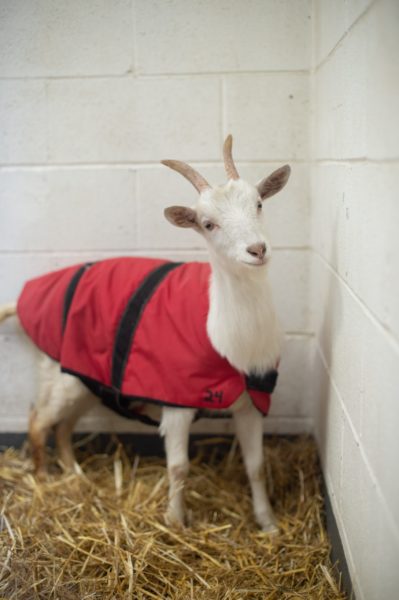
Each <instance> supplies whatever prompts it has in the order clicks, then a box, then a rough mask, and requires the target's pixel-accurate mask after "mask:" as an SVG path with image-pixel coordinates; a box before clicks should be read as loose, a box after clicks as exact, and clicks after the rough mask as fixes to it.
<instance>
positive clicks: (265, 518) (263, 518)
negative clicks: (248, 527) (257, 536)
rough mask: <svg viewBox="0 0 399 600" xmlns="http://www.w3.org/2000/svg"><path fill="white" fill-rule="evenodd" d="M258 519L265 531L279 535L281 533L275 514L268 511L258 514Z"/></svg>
mask: <svg viewBox="0 0 399 600" xmlns="http://www.w3.org/2000/svg"><path fill="white" fill-rule="evenodd" d="M256 520H257V522H258V524H259V525H260V527H261V529H262V532H263V533H267V534H268V535H277V534H278V533H279V529H278V527H277V523H276V519H275V518H274V515H273V514H270V513H269V512H268V513H263V514H260V515H257V517H256Z"/></svg>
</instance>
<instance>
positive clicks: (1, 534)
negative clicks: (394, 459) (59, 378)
mask: <svg viewBox="0 0 399 600" xmlns="http://www.w3.org/2000/svg"><path fill="white" fill-rule="evenodd" d="M215 444H216V446H218V447H219V448H220V446H222V445H223V447H224V448H225V450H226V452H225V453H224V456H225V457H224V459H222V460H220V459H219V460H218V459H217V458H216V457H215V452H214V448H215V446H214V447H212V446H211V445H210V444H209V441H207V442H206V443H203V444H199V445H198V453H197V456H196V458H195V459H194V460H193V461H192V468H191V472H190V476H189V480H188V483H187V485H186V490H185V496H186V503H187V514H188V518H189V521H190V522H189V527H188V528H186V529H178V528H170V527H167V526H166V525H165V522H164V519H163V513H164V511H165V508H166V498H167V477H166V469H165V462H164V460H161V459H155V458H140V460H139V459H138V458H137V456H133V457H132V458H130V457H128V456H127V454H126V453H125V451H124V449H123V448H122V447H121V446H118V448H117V450H116V452H114V454H113V455H109V456H107V455H104V454H101V455H99V454H97V455H93V454H90V453H89V452H88V451H87V450H86V451H85V452H83V451H82V450H79V461H80V464H81V467H82V470H83V473H84V475H79V474H74V475H71V474H68V475H67V474H62V473H61V472H60V471H59V468H58V467H57V465H56V463H55V459H54V457H52V459H51V466H50V475H48V477H47V478H46V480H45V481H43V482H39V481H37V480H36V479H35V478H34V477H33V476H32V474H31V463H30V460H29V458H27V457H26V455H25V452H24V451H23V450H21V451H16V450H13V449H8V450H6V451H5V452H4V453H3V454H2V455H0V486H1V487H0V507H1V513H0V514H1V516H0V574H1V575H0V598H7V599H8V600H28V599H29V600H31V599H34V598H37V599H47V598H54V599H59V600H83V599H89V598H90V599H94V600H96V599H98V600H103V599H104V600H107V599H108V600H114V599H115V600H119V599H125V598H126V599H128V598H129V599H134V600H136V599H137V600H144V599H147V598H155V599H157V600H160V599H162V600H164V599H171V600H172V599H175V600H190V599H195V600H205V599H206V600H219V599H220V600H241V599H262V600H282V599H286V600H289V599H290V600H294V599H296V600H300V599H304V600H309V599H319V600H329V599H333V598H334V599H341V600H342V599H344V597H345V596H344V595H343V593H342V592H340V591H339V584H338V582H337V580H336V578H335V574H334V572H333V568H332V565H331V563H330V560H329V545H328V541H327V537H326V533H325V530H324V524H323V515H322V511H323V499H322V497H321V492H320V476H319V469H318V462H317V455H316V451H315V447H314V444H313V442H312V441H311V440H309V439H308V438H299V439H295V440H286V439H275V440H269V441H268V442H267V445H266V447H267V451H266V452H267V457H268V461H269V463H270V467H269V468H268V469H267V470H266V476H267V484H268V488H269V490H270V491H271V496H272V502H273V505H274V508H275V511H276V515H277V518H278V522H279V527H280V534H279V535H278V536H275V537H270V536H267V535H266V534H263V533H262V532H260V531H259V529H258V528H257V526H256V524H255V523H254V521H253V517H252V512H251V501H250V496H249V489H248V484H247V481H246V477H245V473H244V469H243V466H242V461H241V458H240V454H239V452H238V451H236V448H235V446H233V447H231V445H230V447H229V444H230V442H228V441H226V440H220V439H218V440H217V441H215ZM212 448H213V449H212Z"/></svg>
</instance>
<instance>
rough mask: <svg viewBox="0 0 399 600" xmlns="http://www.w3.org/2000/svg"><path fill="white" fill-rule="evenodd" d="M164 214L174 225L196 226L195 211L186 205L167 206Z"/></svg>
mask: <svg viewBox="0 0 399 600" xmlns="http://www.w3.org/2000/svg"><path fill="white" fill-rule="evenodd" d="M164 215H165V217H166V218H167V219H168V221H169V222H170V223H172V225H176V227H194V228H196V227H198V220H197V213H196V212H195V210H193V209H192V208H188V207H187V206H169V207H168V208H165V210H164Z"/></svg>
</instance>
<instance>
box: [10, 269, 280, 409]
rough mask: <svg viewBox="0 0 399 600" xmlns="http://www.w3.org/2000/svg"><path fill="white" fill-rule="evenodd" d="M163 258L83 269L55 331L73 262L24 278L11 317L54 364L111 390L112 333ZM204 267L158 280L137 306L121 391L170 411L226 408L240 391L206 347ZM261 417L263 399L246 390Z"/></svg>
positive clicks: (236, 378) (238, 379)
mask: <svg viewBox="0 0 399 600" xmlns="http://www.w3.org/2000/svg"><path fill="white" fill-rule="evenodd" d="M165 262H166V261H163V260H156V259H145V258H117V259H109V260H104V261H100V262H98V263H95V264H93V265H92V266H91V267H90V268H89V269H87V270H86V271H85V272H84V274H83V276H82V278H81V279H80V281H79V284H78V286H77V288H76V291H75V294H74V297H73V301H72V304H71V307H70V310H69V313H68V319H67V322H66V327H65V331H64V332H63V333H62V314H63V305H64V297H65V292H66V289H67V287H68V284H69V283H70V280H71V278H72V277H73V275H74V273H75V272H76V271H77V269H78V268H79V266H80V265H78V266H76V265H75V266H74V267H69V268H66V269H62V270H60V271H56V272H53V273H50V274H47V275H44V276H42V277H38V278H36V279H33V280H31V281H29V282H28V283H27V284H26V285H25V287H24V289H23V291H22V293H21V296H20V298H19V301H18V316H19V318H20V321H21V323H22V325H23V327H24V329H25V331H26V332H27V334H28V335H29V336H30V337H31V338H32V340H33V341H34V342H35V344H36V345H37V346H38V347H39V348H40V349H41V350H42V351H43V352H45V353H47V354H48V355H49V356H51V357H52V358H54V359H55V360H57V361H59V362H60V364H61V367H62V368H63V369H65V370H67V371H72V372H74V373H77V374H79V375H81V376H83V377H88V378H90V379H92V380H95V381H98V382H100V383H102V384H104V385H106V386H111V365H112V352H113V346H114V341H115V334H116V331H117V328H118V325H119V322H120V319H121V317H122V314H123V312H124V310H125V308H126V304H127V302H128V300H129V299H130V297H131V296H132V294H133V293H134V292H135V290H136V288H137V286H138V285H140V283H141V282H142V281H143V280H144V278H145V277H146V276H147V275H148V273H149V272H151V271H152V270H154V269H155V268H157V267H158V266H160V265H162V264H164V263H165ZM209 277H210V267H209V265H208V264H207V263H185V264H183V265H181V266H179V267H177V268H176V269H174V270H173V271H171V272H170V273H168V275H167V276H166V277H165V279H163V280H162V281H161V283H160V284H159V286H158V287H157V288H156V290H155V292H154V293H153V295H152V297H151V299H150V301H149V302H148V304H147V305H146V306H145V308H144V310H143V312H142V314H141V318H140V322H139V325H138V328H137V330H136V333H135V335H134V338H133V343H132V347H131V351H130V354H129V357H128V360H127V363H126V369H125V376H124V380H123V385H122V389H121V392H122V394H123V395H126V396H134V397H140V398H148V399H151V400H155V401H159V402H162V403H164V404H173V405H178V406H186V407H195V408H207V409H227V408H229V407H230V406H231V404H232V403H233V402H234V401H235V400H237V398H238V397H239V396H240V394H241V393H242V392H243V391H244V389H245V387H246V384H245V378H244V375H243V374H241V373H239V372H238V371H236V370H235V369H234V368H233V367H232V366H231V365H230V364H229V362H228V361H227V360H226V359H224V358H222V357H221V356H220V355H219V354H218V353H217V352H216V351H215V350H214V349H213V347H212V345H211V343H210V341H209V338H208V335H207V332H206V316H207V314H208V308H209V300H208V287H209ZM249 393H250V395H251V398H252V400H253V402H254V404H255V406H256V407H257V408H258V409H259V410H260V411H261V412H262V413H264V414H267V412H268V409H269V405H270V394H268V393H265V392H253V391H249Z"/></svg>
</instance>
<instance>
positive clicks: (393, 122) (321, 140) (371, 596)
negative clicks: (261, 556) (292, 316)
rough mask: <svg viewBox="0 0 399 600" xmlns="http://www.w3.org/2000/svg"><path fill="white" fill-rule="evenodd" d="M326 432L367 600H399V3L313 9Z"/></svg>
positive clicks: (315, 211) (341, 516)
mask: <svg viewBox="0 0 399 600" xmlns="http://www.w3.org/2000/svg"><path fill="white" fill-rule="evenodd" d="M314 9H315V10H314V57H313V73H312V87H313V92H312V102H313V114H314V119H313V144H312V145H313V155H314V162H313V167H312V185H311V188H312V193H311V196H312V202H311V215H312V226H311V229H312V245H313V252H312V255H311V256H312V258H311V262H312V284H313V297H312V305H313V307H314V318H313V319H312V321H313V323H314V327H315V331H316V354H315V362H314V365H313V369H312V373H313V378H312V381H313V383H314V389H315V400H316V402H315V409H316V410H315V413H316V414H315V417H316V433H317V437H318V443H319V447H320V449H321V455H322V461H323V466H324V473H325V476H326V481H327V487H328V490H329V493H330V497H331V499H332V503H333V508H334V512H335V515H336V517H337V521H338V526H339V531H340V534H341V538H342V540H343V544H344V548H345V552H346V555H347V559H348V562H349V567H350V571H351V576H352V580H353V583H354V587H355V592H356V598H357V599H358V600H362V599H363V600H381V599H382V598H383V599H384V600H394V599H396V598H398V594H399V591H398V590H399V574H398V557H399V478H398V475H397V473H398V464H397V463H398V456H399V436H398V424H399V311H398V299H399V236H398V224H399V202H398V189H399V143H398V133H399V111H398V98H399V62H398V56H399V3H398V2H397V1H396V0H381V1H378V2H370V1H367V0H363V1H362V2H345V1H342V2H341V1H339V2H330V1H328V0H325V1H321V0H319V1H316V2H315V5H314Z"/></svg>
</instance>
